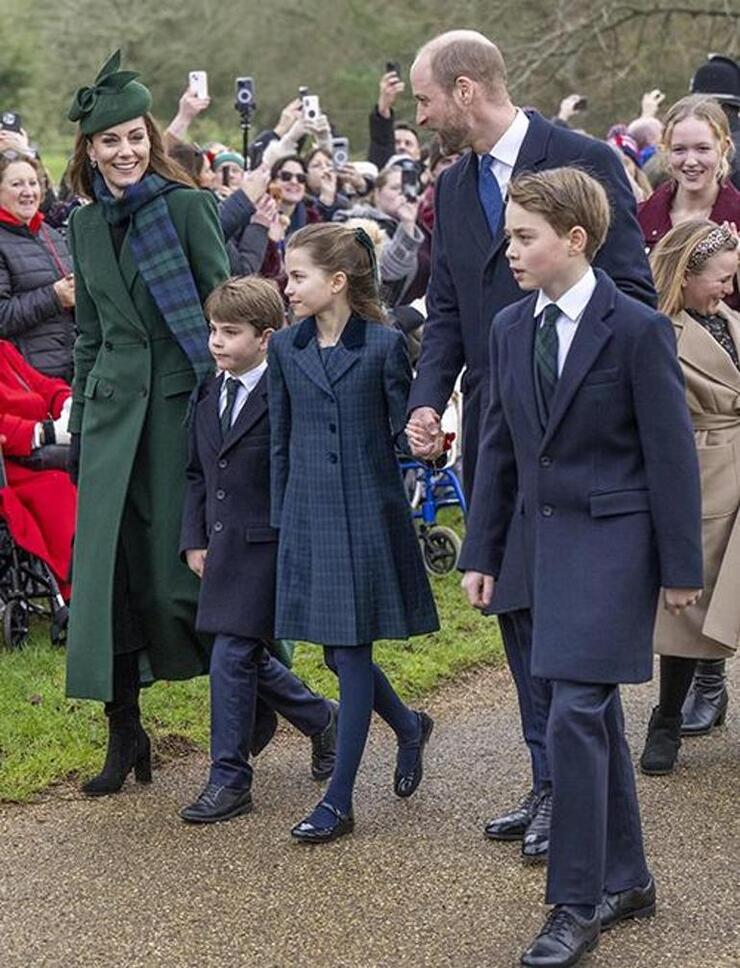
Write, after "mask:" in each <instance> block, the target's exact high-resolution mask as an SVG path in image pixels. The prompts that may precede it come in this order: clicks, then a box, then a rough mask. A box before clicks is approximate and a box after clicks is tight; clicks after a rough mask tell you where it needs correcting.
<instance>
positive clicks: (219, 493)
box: [216, 487, 226, 501]
mask: <svg viewBox="0 0 740 968" xmlns="http://www.w3.org/2000/svg"><path fill="white" fill-rule="evenodd" d="M225 497H226V491H224V489H223V488H221V487H219V489H218V490H217V491H216V500H217V501H223V499H224V498H225Z"/></svg>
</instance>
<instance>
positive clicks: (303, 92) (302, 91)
mask: <svg viewBox="0 0 740 968" xmlns="http://www.w3.org/2000/svg"><path fill="white" fill-rule="evenodd" d="M308 93H309V90H308V88H307V87H306V85H305V84H301V85H300V86H299V88H298V97H299V98H300V99H301V101H302V100H303V99H304V97H306V95H307V94H308Z"/></svg>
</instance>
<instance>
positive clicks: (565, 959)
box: [522, 904, 599, 968]
mask: <svg viewBox="0 0 740 968" xmlns="http://www.w3.org/2000/svg"><path fill="white" fill-rule="evenodd" d="M598 943H599V918H598V914H597V915H595V916H594V917H593V918H591V920H590V921H584V920H582V919H581V918H579V917H577V916H576V915H575V914H574V913H573V912H572V911H569V910H568V909H567V908H566V907H564V906H563V905H562V904H558V905H557V906H556V907H554V908H553V909H552V911H550V913H549V914H548V916H547V921H545V926H544V927H543V929H542V930H541V931H540V933H539V934H538V935H537V937H536V938H535V939H534V941H533V942H532V944H531V945H530V946H529V947H528V948H527V950H526V951H525V952H524V954H523V955H522V964H523V965H526V966H527V968H570V966H571V965H576V964H578V962H579V961H580V960H581V958H582V957H583V956H584V955H585V954H587V953H588V952H589V951H593V949H594V948H595V947H596V945H597V944H598Z"/></svg>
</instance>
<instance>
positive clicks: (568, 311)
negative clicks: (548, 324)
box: [534, 266, 596, 323]
mask: <svg viewBox="0 0 740 968" xmlns="http://www.w3.org/2000/svg"><path fill="white" fill-rule="evenodd" d="M595 288H596V275H595V274H594V270H593V269H592V268H591V266H589V267H588V269H586V271H585V272H584V274H583V275H582V276H581V278H580V279H579V280H578V282H577V283H576V284H575V285H574V286H571V287H570V289H568V290H567V291H566V292H564V293H563V295H562V296H561V297H560V299H558V300H557V301H556V303H555V305H556V306H557V307H558V309H559V310H560V312H561V313H562V314H563V316H567V317H568V319H569V320H571V322H573V323H577V322H578V320H579V319H580V318H581V314H582V313H583V310H584V309H585V308H586V306H587V305H588V301H589V299H590V298H591V296H593V294H594V289H595ZM552 301H553V300H552V299H550V297H549V296H546V295H545V293H544V292H543V291H542V290H541V289H540V291H539V293H538V294H537V302H536V304H535V307H534V314H535V316H539V315H540V313H541V312H542V310H543V309H544V308H545V306H549V305H550V303H551V302H552Z"/></svg>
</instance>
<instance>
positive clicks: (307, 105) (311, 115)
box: [303, 94, 321, 121]
mask: <svg viewBox="0 0 740 968" xmlns="http://www.w3.org/2000/svg"><path fill="white" fill-rule="evenodd" d="M320 114H321V108H320V107H319V98H318V95H317V94H304V96H303V120H304V121H316V120H317V119H318V117H319V115H320Z"/></svg>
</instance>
